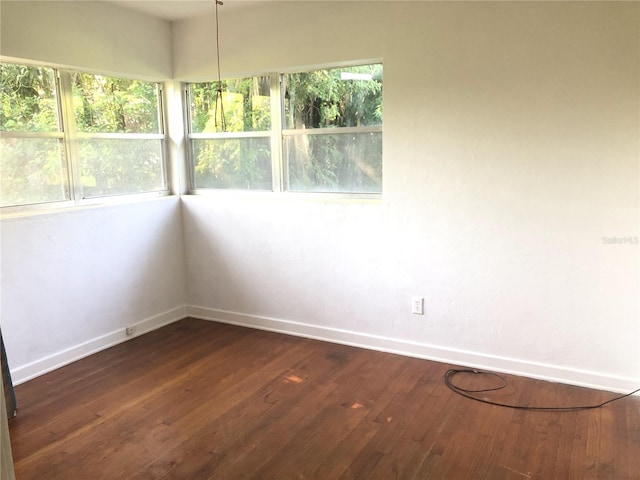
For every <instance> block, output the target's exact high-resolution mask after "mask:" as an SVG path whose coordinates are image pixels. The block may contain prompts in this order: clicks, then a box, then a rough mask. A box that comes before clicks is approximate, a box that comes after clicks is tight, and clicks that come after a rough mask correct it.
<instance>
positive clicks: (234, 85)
mask: <svg viewBox="0 0 640 480" xmlns="http://www.w3.org/2000/svg"><path fill="white" fill-rule="evenodd" d="M269 81H270V79H269V77H250V78H241V79H236V80H225V81H223V82H222V84H221V85H220V88H221V90H222V108H221V107H220V104H218V105H217V106H216V95H217V90H218V83H217V82H212V83H192V84H190V85H189V94H190V97H191V105H190V106H189V107H190V113H191V131H192V132H193V133H214V132H220V131H222V121H221V118H222V110H224V117H225V122H226V125H227V131H228V132H259V131H268V130H270V129H271V104H270V96H269V95H270V88H269ZM216 114H217V118H216Z"/></svg>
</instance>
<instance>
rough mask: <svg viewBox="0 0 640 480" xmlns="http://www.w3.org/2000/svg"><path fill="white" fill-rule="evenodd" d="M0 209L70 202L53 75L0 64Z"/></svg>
mask: <svg viewBox="0 0 640 480" xmlns="http://www.w3.org/2000/svg"><path fill="white" fill-rule="evenodd" d="M0 100H1V105H2V111H0V131H1V132H2V133H1V136H0V188H1V190H0V206H2V207H6V206H10V205H26V204H33V203H42V202H59V201H64V200H69V198H70V197H69V181H68V171H67V163H66V154H65V146H64V135H63V133H62V125H61V121H60V115H59V98H58V91H57V88H56V79H55V72H54V71H53V70H52V69H50V68H44V67H30V66H26V65H13V64H4V63H3V64H0Z"/></svg>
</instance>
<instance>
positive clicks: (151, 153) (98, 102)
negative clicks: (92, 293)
mask: <svg viewBox="0 0 640 480" xmlns="http://www.w3.org/2000/svg"><path fill="white" fill-rule="evenodd" d="M0 68H1V72H0V96H1V100H2V111H1V113H0V181H1V185H0V186H1V190H0V205H1V206H2V207H9V206H22V205H31V204H42V203H52V202H65V201H67V202H69V201H79V200H82V199H91V198H96V197H104V196H112V195H123V194H134V193H136V194H137V193H146V192H156V193H157V192H163V193H164V192H166V191H167V181H166V169H165V161H164V134H163V125H162V113H161V112H162V109H161V101H160V98H161V96H160V88H159V85H158V84H156V83H153V82H142V81H138V80H129V79H121V78H113V77H106V76H102V75H92V74H87V73H80V72H71V71H65V70H56V69H52V68H47V67H39V66H29V65H18V64H9V63H2V64H0Z"/></svg>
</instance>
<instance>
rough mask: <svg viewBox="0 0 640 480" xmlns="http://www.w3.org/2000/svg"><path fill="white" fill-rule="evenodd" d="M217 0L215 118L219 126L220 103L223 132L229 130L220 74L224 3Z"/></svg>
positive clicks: (216, 124) (215, 122)
mask: <svg viewBox="0 0 640 480" xmlns="http://www.w3.org/2000/svg"><path fill="white" fill-rule="evenodd" d="M215 1H216V60H217V63H218V88H217V90H216V102H215V107H214V110H213V117H214V118H213V120H214V124H215V126H216V128H217V127H218V103H219V104H220V127H221V128H222V131H223V132H226V131H227V121H226V119H225V117H224V105H223V102H222V77H221V74H220V22H219V20H218V5H224V3H222V2H221V1H220V0H215Z"/></svg>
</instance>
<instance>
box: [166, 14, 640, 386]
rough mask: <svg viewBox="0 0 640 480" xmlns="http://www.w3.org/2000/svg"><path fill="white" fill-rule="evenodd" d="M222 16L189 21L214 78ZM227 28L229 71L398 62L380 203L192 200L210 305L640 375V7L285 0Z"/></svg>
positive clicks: (190, 51)
mask: <svg viewBox="0 0 640 480" xmlns="http://www.w3.org/2000/svg"><path fill="white" fill-rule="evenodd" d="M301 3H302V4H301ZM223 8H224V7H223ZM212 25H213V19H212V18H207V17H201V18H198V19H193V20H187V21H181V22H178V23H175V24H174V25H173V35H174V75H175V77H176V78H179V79H181V80H201V79H205V78H209V79H212V78H214V63H213V62H214V58H215V55H214V52H213V47H214V39H213V32H214V29H213V28H212ZM221 29H222V37H221V42H222V43H221V49H222V54H223V57H222V69H223V72H224V74H225V76H229V77H231V76H234V75H243V74H250V73H258V72H264V71H270V70H275V69H289V68H292V67H296V66H302V65H312V64H325V63H330V62H342V61H350V60H358V59H367V58H382V59H383V60H384V77H385V78H384V80H385V85H384V109H385V122H384V194H383V197H382V199H381V200H380V201H379V202H376V201H372V202H355V203H344V202H332V201H326V202H325V201H321V200H320V201H318V200H300V199H299V198H298V197H295V198H294V199H291V198H288V197H287V196H286V195H284V196H282V195H280V196H279V195H276V194H274V195H255V196H252V195H250V194H245V195H233V194H220V195H215V196H214V197H183V204H184V212H183V213H184V222H185V236H186V252H187V281H188V286H189V300H188V303H189V305H190V307H189V311H190V312H191V313H192V314H194V315H197V316H201V317H205V318H212V319H220V320H224V321H231V322H235V323H242V324H246V325H253V326H258V327H261V328H269V329H275V330H281V331H288V332H291V333H296V334H301V335H309V336H316V337H320V338H328V339H332V340H336V341H342V342H347V343H355V344H361V345H366V346H370V347H374V348H381V349H387V350H394V351H401V352H405V353H409V354H412V355H417V356H425V357H430V358H438V359H442V360H446V361H451V362H458V363H464V364H471V365H478V366H485V367H490V368H495V369H498V370H505V371H514V372H518V373H523V374H526V375H531V376H536V377H542V378H552V379H557V380H561V381H565V382H569V383H576V384H583V385H592V386H596V387H602V388H609V389H615V390H628V389H631V388H632V387H636V386H637V384H638V383H640V348H639V347H640V345H639V343H640V322H639V314H640V311H639V304H638V292H639V288H640V279H639V255H638V245H637V244H620V245H611V244H604V243H603V236H618V237H625V238H626V237H635V238H637V237H638V235H639V230H640V228H639V216H640V210H639V200H640V197H639V165H638V162H639V158H640V148H639V141H638V140H639V131H640V119H639V105H640V101H639V100H640V96H639V94H640V68H639V58H640V42H639V41H638V38H639V36H640V4H638V3H611V2H603V3H598V2H585V3H582V2H568V3H549V2H542V3H525V2H491V3H481V2H470V3H461V2H391V3H386V2H368V3H365V2H353V3H351V2H323V3H316V2H283V3H277V2H276V3H271V2H269V3H268V4H265V5H263V6H261V7H259V8H258V9H256V10H249V9H245V10H228V11H224V10H223V15H222V17H221ZM412 295H423V296H424V297H425V298H426V315H425V316H423V317H421V316H415V315H411V314H410V313H409V305H410V298H411V296H412Z"/></svg>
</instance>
